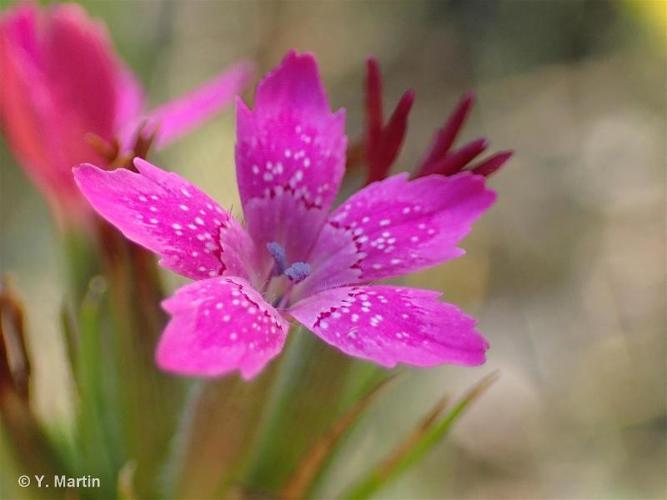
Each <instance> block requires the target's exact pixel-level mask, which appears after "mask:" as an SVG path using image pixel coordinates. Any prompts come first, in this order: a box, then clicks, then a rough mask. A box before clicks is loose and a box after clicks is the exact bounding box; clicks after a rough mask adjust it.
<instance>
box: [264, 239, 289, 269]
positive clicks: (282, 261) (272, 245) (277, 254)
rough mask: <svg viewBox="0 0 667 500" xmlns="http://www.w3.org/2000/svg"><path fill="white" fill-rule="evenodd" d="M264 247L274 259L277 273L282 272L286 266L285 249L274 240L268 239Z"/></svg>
mask: <svg viewBox="0 0 667 500" xmlns="http://www.w3.org/2000/svg"><path fill="white" fill-rule="evenodd" d="M266 249H267V250H268V251H269V253H270V254H271V257H273V260H274V261H276V266H277V267H278V274H283V273H284V272H285V269H286V268H287V256H286V255H285V249H284V248H283V247H282V246H281V245H280V244H279V243H276V242H275V241H270V242H269V243H267V244H266Z"/></svg>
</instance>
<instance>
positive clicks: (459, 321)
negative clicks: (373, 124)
mask: <svg viewBox="0 0 667 500" xmlns="http://www.w3.org/2000/svg"><path fill="white" fill-rule="evenodd" d="M344 118H345V115H344V112H343V110H341V111H338V112H335V113H332V112H331V110H330V108H329V104H328V102H327V97H326V95H325V92H324V89H323V88H322V85H321V83H320V80H319V76H318V70H317V64H316V62H315V59H314V58H313V57H312V56H311V55H307V54H306V55H297V54H296V53H293V52H292V53H290V54H289V55H287V57H286V58H285V59H284V60H283V62H282V64H281V65H280V66H279V67H278V68H277V69H276V70H274V71H273V72H272V73H270V74H269V75H268V76H267V77H266V78H265V79H264V80H263V81H262V82H261V84H260V85H259V87H258V89H257V94H256V100H255V106H254V110H250V109H249V108H248V107H246V105H245V104H244V103H243V102H242V101H241V100H239V101H238V108H237V127H238V128H237V134H238V137H237V146H236V167H237V177H238V184H239V189H240V194H241V201H242V204H243V212H244V215H245V221H246V224H247V227H243V226H242V225H241V224H239V223H238V222H236V221H235V220H234V219H233V218H232V216H231V215H230V214H229V213H227V212H226V211H225V210H223V209H222V208H221V207H220V206H219V205H218V204H216V203H215V202H214V201H213V200H212V199H210V198H209V197H208V196H207V195H205V194H204V193H203V192H201V191H200V190H199V189H197V188H196V187H195V186H193V185H191V184H190V183H188V182H187V181H185V180H184V179H182V178H181V177H179V176H178V175H176V174H173V173H167V172H164V171H163V170H160V169H159V168H157V167H155V166H153V165H151V164H149V163H147V162H146V161H144V160H141V159H137V160H135V166H136V167H137V169H138V171H139V173H134V172H131V171H129V170H124V169H119V170H115V171H112V172H105V171H103V170H100V169H98V168H96V167H94V166H92V165H82V166H80V167H79V168H78V169H76V172H75V177H76V181H77V183H78V185H79V187H80V188H81V190H82V192H83V193H84V195H85V196H86V198H87V199H88V200H89V201H90V203H91V204H92V206H93V207H94V208H95V209H96V210H97V211H98V212H99V213H100V214H101V215H102V216H103V217H105V218H106V219H107V220H109V221H110V222H111V223H112V224H114V225H115V226H116V227H118V228H119V229H120V230H121V231H122V232H123V233H124V234H125V235H126V236H127V237H128V238H129V239H131V240H133V241H135V242H136V243H138V244H140V245H143V246H145V247H147V248H149V249H150V250H152V251H154V252H156V253H157V254H159V255H160V256H161V257H162V260H161V263H162V264H163V265H164V266H166V267H168V268H169V269H172V270H174V271H176V272H178V273H180V274H182V275H184V276H187V277H189V278H192V279H194V280H197V281H195V282H194V283H192V284H189V285H186V286H184V287H183V288H181V289H180V290H178V291H176V293H175V294H174V295H173V296H172V297H171V298H169V299H167V300H166V301H165V302H164V307H165V309H166V310H167V311H168V312H169V313H170V314H171V316H172V318H171V321H170V322H169V324H168V325H167V328H166V330H165V332H164V333H163V336H162V338H161V340H160V343H159V346H158V350H157V362H158V364H159V365H160V366H161V367H162V368H163V369H165V370H169V371H173V372H178V373H182V374H188V375H200V376H216V375H221V374H224V373H227V372H230V371H233V370H240V372H241V374H242V376H243V377H244V378H246V379H248V378H251V377H253V376H254V375H255V374H257V373H258V372H259V371H260V370H261V369H262V368H263V367H264V366H265V365H266V363H267V362H268V361H269V360H270V359H271V358H273V357H274V356H276V355H277V354H278V353H279V352H280V351H281V349H282V348H283V345H284V343H285V338H286V336H287V332H288V328H289V324H288V321H289V320H290V319H291V318H293V319H296V320H297V321H298V322H300V323H301V324H303V325H304V326H305V327H306V328H308V329H309V330H310V331H312V332H314V333H315V335H317V336H319V337H320V338H322V339H323V340H324V341H326V342H327V343H329V344H331V345H332V346H334V347H336V348H338V349H340V350H341V351H343V352H345V353H346V354H349V355H351V356H356V357H359V358H363V359H367V360H370V361H373V362H375V363H378V364H380V365H383V366H386V367H392V366H394V365H396V363H407V364H410V365H416V366H433V365H438V364H441V363H457V364H465V365H476V364H480V363H483V362H484V359H485V351H486V348H487V345H488V344H487V342H486V340H484V338H483V337H482V336H481V335H480V334H479V333H478V332H477V331H476V330H475V322H474V320H473V319H472V318H470V317H468V316H466V315H465V314H464V313H462V312H461V311H460V310H459V309H458V308H456V307H455V306H453V305H450V304H445V303H442V302H440V301H439V300H438V297H439V295H440V294H439V293H438V292H434V291H428V290H418V289H413V288H404V287H398V286H389V285H371V284H369V283H371V282H374V281H376V280H381V279H385V278H392V277H396V276H400V275H402V274H405V273H408V272H411V271H416V270H418V269H423V268H426V267H429V266H433V265H436V264H438V263H440V262H443V261H446V260H448V259H452V258H454V257H458V256H460V255H461V254H463V250H461V249H460V248H457V246H456V245H457V243H458V242H459V241H461V239H463V237H464V236H465V235H466V234H467V233H468V232H469V230H470V227H471V224H472V223H473V221H474V220H475V219H477V218H478V217H479V216H480V215H481V214H482V212H484V211H485V210H486V209H487V208H488V207H489V206H490V205H491V204H492V203H493V201H494V198H495V195H494V193H493V192H492V191H489V190H488V189H486V188H485V185H484V179H483V177H481V176H476V175H473V174H471V173H462V174H459V175H456V176H452V177H443V176H437V175H435V176H428V177H423V178H420V179H417V180H414V181H409V180H408V178H407V176H406V175H403V174H402V175H397V176H394V177H390V178H388V179H386V180H384V181H381V182H376V183H373V184H371V185H369V186H367V187H366V188H364V189H363V190H361V191H359V192H357V193H356V194H354V195H353V196H352V197H350V198H349V199H348V200H347V201H345V202H344V203H343V204H342V205H341V206H339V207H338V208H336V209H335V210H333V211H332V212H331V213H330V208H331V206H332V204H333V202H334V198H335V196H336V194H337V192H338V188H339V185H340V182H341V178H342V176H343V170H344V165H345V148H346V136H345V133H344Z"/></svg>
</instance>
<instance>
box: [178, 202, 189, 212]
mask: <svg viewBox="0 0 667 500" xmlns="http://www.w3.org/2000/svg"><path fill="white" fill-rule="evenodd" d="M178 208H180V209H181V210H183V211H184V212H187V211H188V210H190V208H188V206H187V205H185V204H183V203H181V204H180V205H178Z"/></svg>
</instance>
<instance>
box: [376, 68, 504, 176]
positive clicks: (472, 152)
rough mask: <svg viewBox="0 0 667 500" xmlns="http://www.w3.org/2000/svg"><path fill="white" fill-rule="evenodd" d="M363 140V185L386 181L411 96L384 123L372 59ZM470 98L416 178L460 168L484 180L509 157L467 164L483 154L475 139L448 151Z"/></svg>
mask: <svg viewBox="0 0 667 500" xmlns="http://www.w3.org/2000/svg"><path fill="white" fill-rule="evenodd" d="M365 90H366V137H365V139H364V150H365V156H366V163H367V165H368V177H367V182H373V181H379V180H382V179H384V178H386V177H387V175H388V173H389V169H390V168H391V166H392V164H393V163H394V161H395V160H396V158H397V157H398V154H399V152H400V150H401V146H402V145H403V140H404V139H405V134H406V131H407V122H408V115H409V114H410V110H411V109H412V104H413V102H414V99H415V94H414V92H413V91H412V90H408V91H406V92H405V93H404V94H403V96H402V97H401V99H400V100H399V102H398V104H397V105H396V108H395V109H394V112H393V113H392V115H391V117H390V118H389V120H388V121H387V123H384V119H383V109H382V108H383V106H382V75H381V74H380V67H379V65H378V62H377V60H376V59H375V58H372V57H371V58H369V59H368V61H367V69H366V89H365ZM473 100H474V95H473V94H472V93H471V92H470V93H468V94H466V95H464V96H463V98H461V100H460V101H459V103H458V105H457V106H456V108H455V109H454V111H453V112H452V113H451V114H450V115H449V117H448V118H447V121H446V122H445V124H444V125H443V127H442V128H441V129H439V130H438V131H437V132H436V134H435V137H434V138H433V142H432V144H431V146H430V147H429V149H428V151H427V153H426V155H425V156H424V158H423V160H422V161H421V162H420V163H419V165H418V166H417V171H416V173H415V175H416V176H417V177H419V176H424V175H430V174H440V175H454V174H457V173H458V172H460V171H462V170H463V169H464V168H465V169H467V170H470V171H473V172H474V173H476V174H478V175H482V176H484V177H487V176H489V175H491V174H492V173H494V172H496V171H497V170H498V169H499V168H500V167H502V166H503V164H505V162H507V160H509V159H510V158H511V156H512V154H513V153H512V151H500V152H498V153H494V154H493V155H491V156H489V157H488V158H487V159H485V160H482V161H480V162H478V163H477V164H475V165H470V163H471V162H472V161H473V160H474V159H475V158H477V157H478V156H479V155H480V154H481V153H483V152H484V151H485V150H486V148H487V147H488V145H489V143H488V141H487V140H486V139H476V140H473V141H471V142H469V143H468V144H465V145H464V146H461V147H460V148H457V149H454V150H452V146H453V145H454V141H455V140H456V137H457V136H458V134H459V132H460V131H461V128H462V127H463V124H464V123H465V120H466V118H467V117H468V115H469V113H470V110H471V108H472V104H473Z"/></svg>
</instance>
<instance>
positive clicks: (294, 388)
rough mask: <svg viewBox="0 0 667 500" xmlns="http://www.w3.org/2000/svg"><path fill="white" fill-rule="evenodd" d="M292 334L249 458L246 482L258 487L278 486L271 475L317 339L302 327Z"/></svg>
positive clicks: (278, 457)
mask: <svg viewBox="0 0 667 500" xmlns="http://www.w3.org/2000/svg"><path fill="white" fill-rule="evenodd" d="M290 337H291V339H290V341H289V345H288V346H287V349H286V351H287V352H286V353H285V354H284V355H283V359H282V360H281V364H280V368H279V370H278V374H277V376H276V380H275V382H274V384H273V387H272V388H271V390H270V392H269V395H268V398H267V403H266V406H265V408H266V409H265V410H264V417H263V418H262V420H261V421H260V423H259V431H258V433H257V437H256V440H255V443H254V446H253V447H252V452H251V455H250V457H249V459H248V466H247V468H246V475H245V476H246V482H247V484H248V485H249V486H251V487H255V488H266V487H270V486H275V485H273V483H274V481H273V480H272V476H273V475H274V474H273V472H274V469H275V468H276V464H277V463H278V462H279V461H280V449H281V446H280V441H281V440H283V439H284V438H285V429H287V428H289V427H290V416H291V415H290V414H291V412H290V402H291V401H292V400H294V399H296V397H297V393H298V391H300V389H301V387H302V384H303V378H304V374H305V372H306V370H307V367H308V361H309V359H310V358H311V354H312V351H313V349H314V348H315V344H316V342H317V340H316V339H315V338H314V337H313V336H312V335H308V334H307V333H306V332H305V331H304V330H302V329H298V330H296V331H295V332H293V333H292V334H290Z"/></svg>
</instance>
